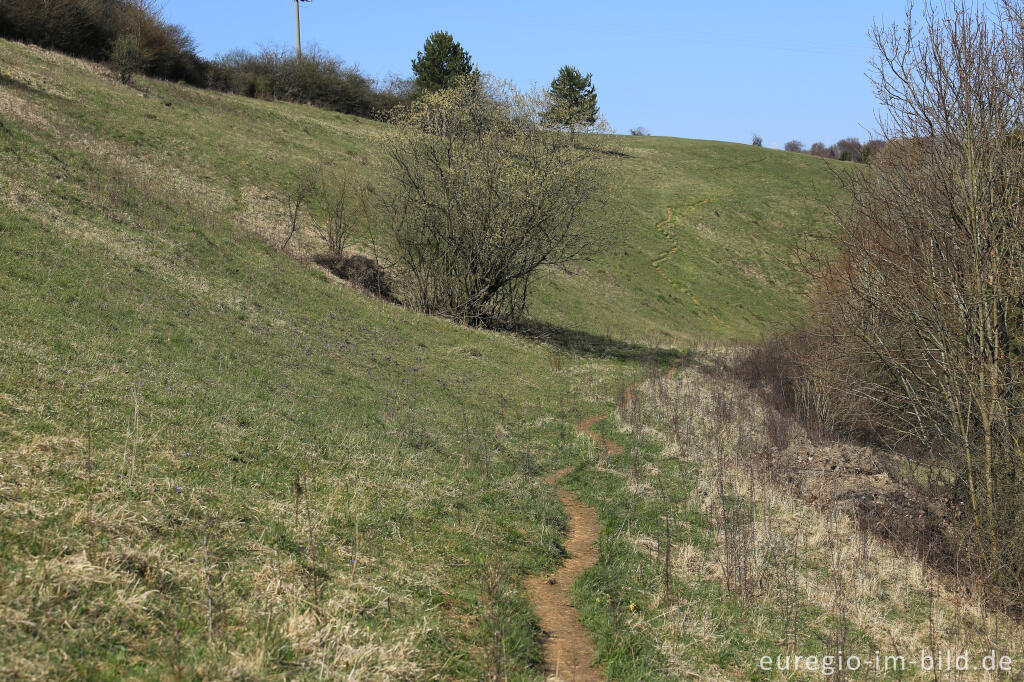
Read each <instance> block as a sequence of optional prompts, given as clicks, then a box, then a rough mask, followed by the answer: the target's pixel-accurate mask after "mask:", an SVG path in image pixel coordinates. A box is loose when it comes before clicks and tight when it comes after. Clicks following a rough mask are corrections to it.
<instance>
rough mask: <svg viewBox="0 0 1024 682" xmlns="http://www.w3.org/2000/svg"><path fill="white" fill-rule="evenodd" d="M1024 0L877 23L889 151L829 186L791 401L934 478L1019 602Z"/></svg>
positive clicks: (1023, 516)
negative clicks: (838, 198) (828, 229)
mask: <svg viewBox="0 0 1024 682" xmlns="http://www.w3.org/2000/svg"><path fill="white" fill-rule="evenodd" d="M1022 19H1024V3H1021V2H1019V0H1005V1H1004V3H1003V5H1002V6H1001V7H1000V8H999V9H998V11H990V10H988V9H986V8H978V7H975V6H974V5H973V4H971V3H968V2H966V0H953V2H950V3H948V4H942V5H941V6H940V7H936V6H933V5H932V4H926V5H925V6H924V7H922V8H914V7H911V8H909V9H908V12H907V16H906V21H905V22H903V23H902V24H900V25H892V26H887V27H881V26H879V27H876V28H875V30H874V32H873V37H874V43H875V46H876V48H877V57H876V59H875V60H874V63H873V78H872V82H873V85H874V88H875V91H876V93H877V96H878V99H879V101H880V103H881V104H882V106H883V109H884V118H882V119H881V120H880V125H881V128H882V132H883V134H884V138H885V140H886V146H885V148H884V150H882V151H881V152H880V153H878V154H877V155H875V158H874V159H873V162H872V164H871V166H870V167H865V168H860V169H858V170H857V171H855V172H853V173H846V174H843V175H841V176H840V177H841V179H842V181H843V182H844V183H845V184H846V185H847V187H848V188H849V190H850V193H851V196H852V201H851V205H850V207H849V209H848V210H847V211H844V212H841V213H840V214H839V216H838V218H839V223H840V226H841V237H840V244H839V252H838V257H836V258H835V259H833V260H832V261H831V262H830V263H828V264H827V265H826V266H824V267H823V268H821V269H819V270H818V275H819V278H818V287H817V299H816V306H815V312H814V315H813V316H812V320H811V322H810V324H809V328H808V330H807V337H806V338H808V339H809V340H810V342H809V343H805V344H802V345H801V348H802V350H801V352H800V353H799V357H798V366H799V370H798V373H799V374H800V376H799V379H798V380H797V381H796V382H795V384H794V386H795V388H792V389H791V397H792V398H793V399H795V400H796V401H797V402H798V403H799V404H800V406H801V407H802V408H803V410H804V412H805V414H808V415H810V416H813V417H814V418H815V419H817V420H818V421H819V422H826V423H827V424H828V425H829V426H831V427H833V428H837V429H840V430H844V431H846V432H848V433H850V432H855V433H860V434H864V433H870V434H872V437H874V438H877V439H878V440H879V441H881V442H882V443H884V444H886V445H888V446H891V447H893V448H894V449H898V450H900V451H902V452H904V453H906V454H908V456H910V457H912V458H914V459H915V460H916V461H918V462H924V463H927V464H928V465H929V466H931V467H934V468H935V469H936V470H937V471H938V472H939V474H938V475H937V476H936V477H934V479H933V480H934V481H935V484H934V485H933V487H932V491H933V492H934V493H935V494H941V495H943V496H944V497H945V498H946V501H947V502H948V503H949V505H950V507H951V508H953V509H954V510H956V512H955V515H956V516H957V517H958V518H959V521H960V522H961V524H962V525H961V530H962V535H963V541H964V543H965V545H967V546H970V547H971V548H972V549H973V551H974V553H975V556H976V558H977V561H978V563H979V565H980V566H981V568H982V571H983V576H982V577H983V578H984V579H985V580H986V581H987V582H989V583H990V584H994V585H996V586H998V587H1000V588H1002V589H1004V590H1010V591H1012V593H1013V594H1016V595H1019V594H1022V593H1024V592H1022V591H1024V486H1022V485H1021V483H1022V479H1024V135H1022V130H1024V128H1022V123H1024V120H1022V119H1024V20H1022Z"/></svg>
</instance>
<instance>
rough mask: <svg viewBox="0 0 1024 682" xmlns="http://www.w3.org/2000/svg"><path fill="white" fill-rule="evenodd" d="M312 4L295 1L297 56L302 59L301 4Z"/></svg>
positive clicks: (304, 0) (307, 0)
mask: <svg viewBox="0 0 1024 682" xmlns="http://www.w3.org/2000/svg"><path fill="white" fill-rule="evenodd" d="M300 1H301V2H310V0H295V56H296V57H298V58H299V59H302V30H301V29H300V28H299V2H300Z"/></svg>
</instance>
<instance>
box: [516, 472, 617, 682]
mask: <svg viewBox="0 0 1024 682" xmlns="http://www.w3.org/2000/svg"><path fill="white" fill-rule="evenodd" d="M569 471H570V469H562V470H561V471H556V472H555V473H553V474H551V475H550V476H548V477H547V478H545V479H544V482H545V483H547V484H548V485H551V486H554V487H555V491H556V493H557V494H558V499H559V500H561V501H562V504H563V505H564V506H565V511H566V513H567V514H568V515H569V533H568V536H567V537H566V540H565V549H566V551H567V552H568V554H569V557H568V558H567V559H566V560H565V561H564V562H563V563H562V565H561V566H560V567H559V568H558V570H556V571H555V572H554V573H552V574H551V575H550V576H540V575H537V576H533V577H531V578H530V579H528V580H527V581H526V589H527V592H528V593H529V595H530V602H531V603H532V604H533V608H534V611H536V613H537V616H538V617H539V618H540V626H541V629H542V630H543V631H544V636H545V639H544V645H543V646H544V672H545V673H547V674H548V675H549V677H548V679H549V680H563V681H564V682H599V681H602V680H604V679H605V676H604V674H603V673H602V672H601V671H600V670H599V669H598V668H596V667H594V665H593V663H592V661H593V660H594V645H593V643H592V641H591V639H590V631H589V630H587V629H586V628H585V627H583V624H582V623H580V620H579V614H578V613H577V611H576V609H575V608H573V606H572V603H571V597H570V595H569V589H570V588H571V587H572V584H573V582H574V581H575V580H576V578H578V577H579V576H580V575H581V574H582V573H583V571H585V570H587V569H588V568H590V567H591V566H593V565H594V564H596V563H597V540H598V537H599V536H600V535H601V524H600V523H598V520H597V510H595V509H594V508H593V507H590V506H587V505H585V504H583V503H582V502H581V501H580V499H579V498H578V497H576V495H575V493H572V492H570V491H568V490H565V489H564V488H559V487H558V482H559V480H561V478H562V477H563V476H565V474H567V473H568V472H569Z"/></svg>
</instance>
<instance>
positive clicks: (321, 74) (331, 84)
mask: <svg viewBox="0 0 1024 682" xmlns="http://www.w3.org/2000/svg"><path fill="white" fill-rule="evenodd" d="M208 84H209V87H211V88H214V89H216V90H221V91H224V92H232V93H235V94H238V95H245V96H247V97H256V98H259V99H274V100H284V101H288V102H299V103H302V104H312V105H314V106H318V107H323V108H325V109H331V110H332V111H339V112H342V113H345V114H354V115H356V116H372V115H375V114H377V113H378V112H381V111H386V110H388V109H391V108H392V107H394V106H395V105H397V104H400V103H403V102H406V101H408V100H409V98H410V93H411V90H412V88H411V85H410V84H409V83H407V82H405V81H401V80H398V81H393V82H392V83H391V84H389V85H388V86H386V87H378V86H377V84H376V83H375V81H374V80H373V79H371V78H369V77H367V76H365V75H363V74H362V73H360V71H359V70H358V69H357V68H355V67H351V66H346V65H345V64H343V63H342V62H341V61H339V60H337V59H335V58H333V57H331V56H330V55H328V54H326V53H324V52H323V51H321V50H319V49H316V48H312V49H310V50H304V51H303V55H302V57H301V58H299V57H297V56H295V55H294V54H293V53H291V52H290V51H286V50H271V49H266V50H263V51H261V52H259V53H255V54H254V53H251V52H245V51H241V50H238V51H234V52H230V53H228V54H227V55H224V56H223V57H221V58H220V59H218V60H216V61H215V62H213V63H212V64H210V67H209V78H208Z"/></svg>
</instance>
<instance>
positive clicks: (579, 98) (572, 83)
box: [543, 66, 599, 144]
mask: <svg viewBox="0 0 1024 682" xmlns="http://www.w3.org/2000/svg"><path fill="white" fill-rule="evenodd" d="M591 77H592V74H589V73H588V74H587V75H586V76H584V75H583V74H582V73H580V71H579V70H578V69H576V68H575V67H572V66H563V67H562V68H561V69H559V71H558V75H557V76H555V79H554V80H553V81H551V89H550V90H548V93H547V96H548V108H547V110H546V111H545V112H544V114H543V119H544V121H545V122H546V123H547V124H548V125H551V126H553V127H555V128H559V129H561V130H567V131H568V132H569V139H570V142H571V143H573V144H575V139H576V133H577V131H584V130H588V129H589V128H591V127H592V126H593V125H595V124H596V123H597V112H598V111H599V109H598V108H597V91H596V90H595V89H594V84H593V83H592V82H591Z"/></svg>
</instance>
